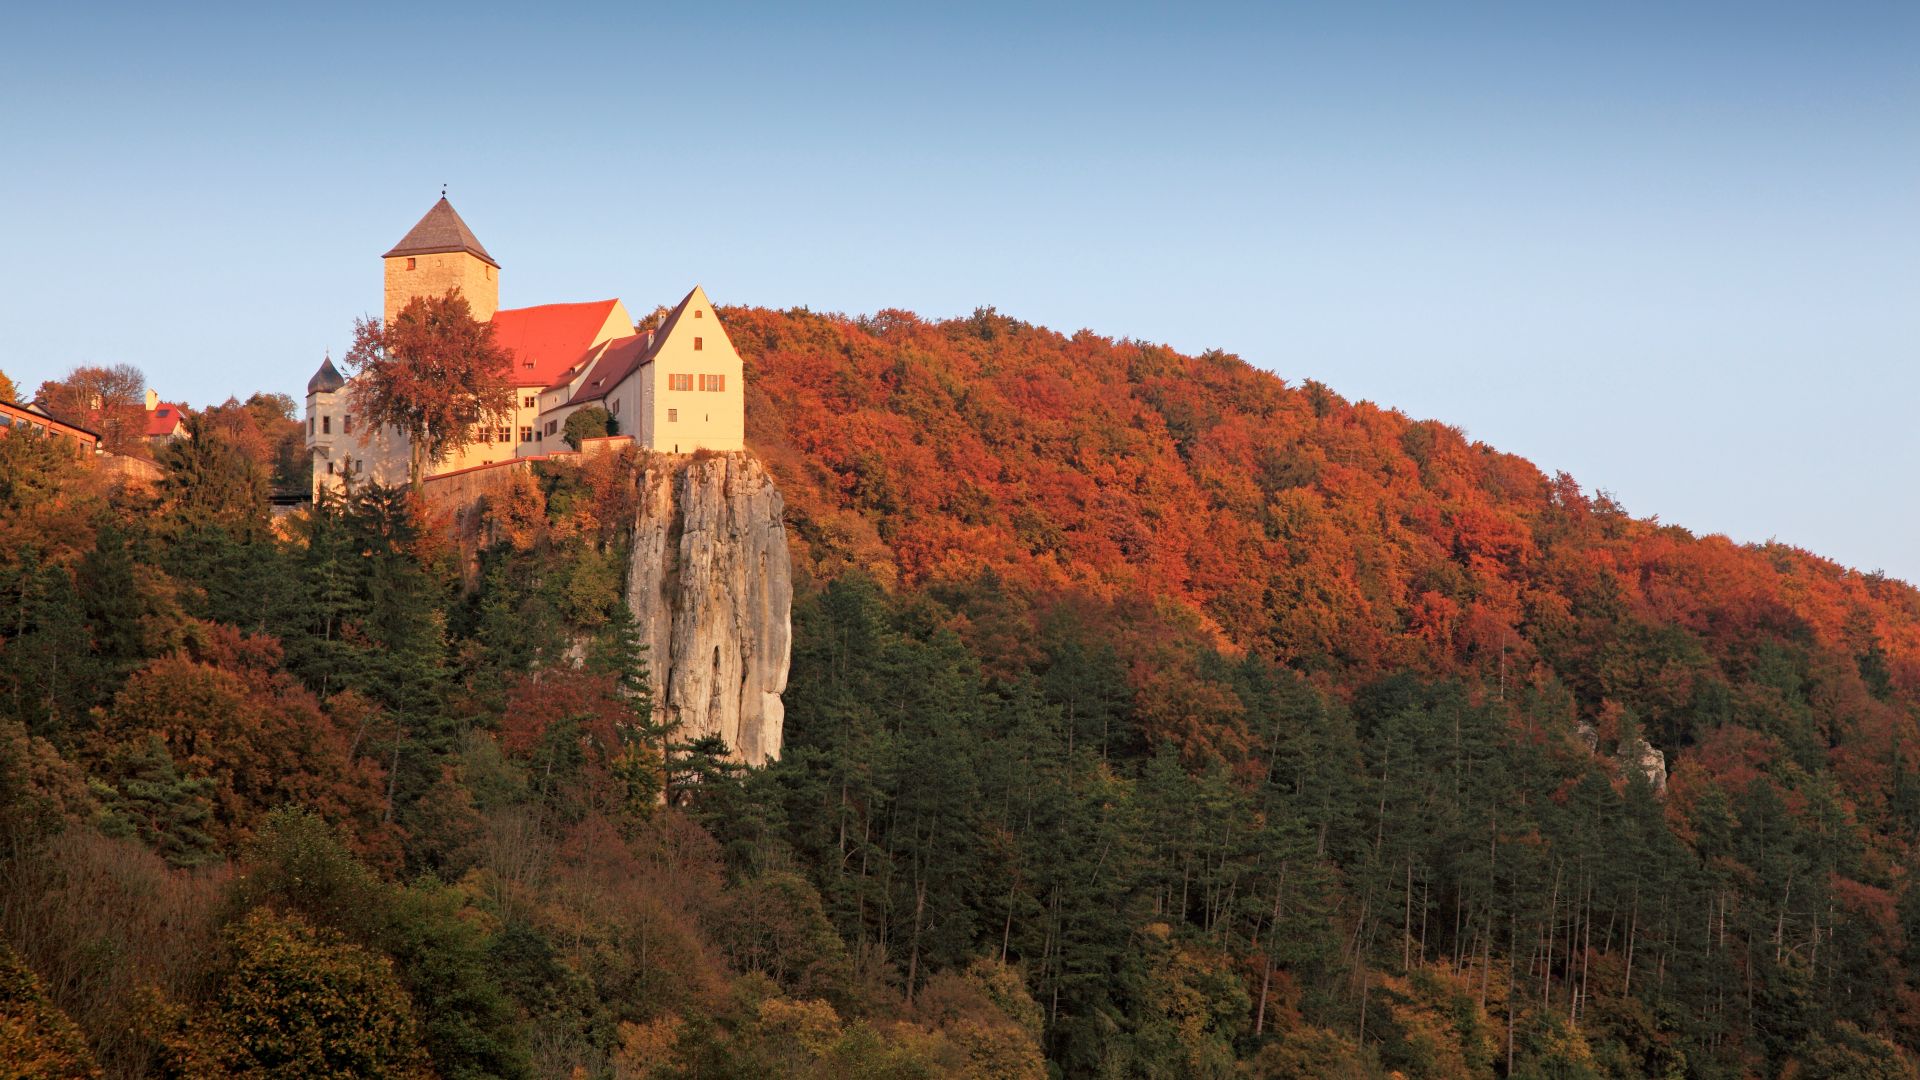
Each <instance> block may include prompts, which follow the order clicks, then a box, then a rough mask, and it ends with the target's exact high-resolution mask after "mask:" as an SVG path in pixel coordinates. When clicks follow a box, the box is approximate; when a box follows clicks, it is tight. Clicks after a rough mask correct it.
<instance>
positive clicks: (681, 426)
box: [622, 286, 746, 454]
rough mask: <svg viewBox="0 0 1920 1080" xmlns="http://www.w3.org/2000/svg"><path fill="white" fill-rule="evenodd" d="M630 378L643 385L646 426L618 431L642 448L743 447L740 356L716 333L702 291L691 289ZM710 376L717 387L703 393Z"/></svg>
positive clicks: (743, 398) (709, 305)
mask: <svg viewBox="0 0 1920 1080" xmlns="http://www.w3.org/2000/svg"><path fill="white" fill-rule="evenodd" d="M634 374H635V379H636V380H640V379H644V380H645V381H646V382H647V383H648V386H647V387H646V390H645V391H644V392H643V393H642V394H640V395H636V398H637V401H636V408H637V409H638V410H639V411H640V412H641V414H642V415H643V416H644V418H645V422H644V423H643V424H642V426H641V427H640V428H638V429H629V428H626V427H625V426H624V425H623V426H622V430H623V431H631V432H632V434H634V435H635V436H636V437H637V438H638V439H639V441H640V443H641V445H643V446H645V447H647V448H648V449H651V450H658V451H661V452H663V453H668V454H691V453H693V452H694V451H695V450H719V451H734V450H744V449H746V396H745V392H744V386H743V385H742V379H741V363H740V354H739V353H737V352H735V351H734V349H733V342H732V341H731V340H729V339H728V338H727V332H726V331H725V330H723V329H721V327H720V319H719V317H718V316H716V315H715V314H714V312H713V302H712V301H711V300H708V299H707V294H706V290H704V289H701V288H700V287H699V286H695V287H694V290H693V294H692V295H691V296H689V297H688V299H687V304H686V309H685V310H684V311H682V312H681V313H680V318H679V319H677V320H675V322H674V325H673V327H672V328H671V331H670V332H669V333H668V335H667V339H666V341H665V342H663V343H662V344H661V345H660V348H659V351H658V352H656V353H655V354H654V359H653V363H651V364H649V365H647V366H646V367H643V368H641V369H640V370H639V371H637V372H635V373H634ZM676 376H677V377H679V378H678V379H676ZM703 376H704V377H705V381H704V382H703V379H702V377H703ZM715 376H718V377H719V379H718V381H719V385H720V387H721V389H719V390H714V389H704V390H703V389H702V388H701V387H702V386H703V385H705V386H708V387H711V386H712V385H713V383H714V377H715ZM683 387H686V388H683ZM649 399H650V400H649Z"/></svg>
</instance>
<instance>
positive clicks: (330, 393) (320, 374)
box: [307, 356, 347, 496]
mask: <svg viewBox="0 0 1920 1080" xmlns="http://www.w3.org/2000/svg"><path fill="white" fill-rule="evenodd" d="M346 386H347V380H345V379H343V378H341V377H340V370H339V369H338V368H336V367H334V366H333V357H332V356H328V357H327V358H326V359H325V360H322V361H321V362H320V370H319V371H316V372H314V373H313V378H311V379H308V380H307V454H308V456H309V457H310V458H311V459H312V461H313V492H314V494H315V495H316V496H317V495H318V494H319V493H320V489H321V488H322V487H332V486H334V485H335V484H337V483H339V480H338V479H337V477H338V475H339V472H340V462H341V461H342V460H345V456H344V454H342V455H341V456H340V457H339V458H336V456H335V451H334V435H335V432H334V426H335V425H336V424H338V425H342V426H343V427H344V425H345V421H344V420H343V419H342V417H343V416H344V412H343V409H342V406H343V404H344V398H345V395H344V394H343V393H342V391H344V390H345V389H346ZM339 434H340V435H341V436H345V435H346V432H345V431H344V430H342V431H341V432H339ZM344 441H345V440H344V438H343V439H342V442H344Z"/></svg>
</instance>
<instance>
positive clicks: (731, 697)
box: [627, 453, 793, 765]
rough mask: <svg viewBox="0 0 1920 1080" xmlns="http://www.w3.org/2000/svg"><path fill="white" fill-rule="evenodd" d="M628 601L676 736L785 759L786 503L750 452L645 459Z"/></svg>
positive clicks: (755, 758)
mask: <svg viewBox="0 0 1920 1080" xmlns="http://www.w3.org/2000/svg"><path fill="white" fill-rule="evenodd" d="M642 470H643V471H642V475H641V477H640V509H639V513H638V515H637V518H636V520H635V522H634V528H633V555H632V563H631V565H630V567H629V571H628V574H627V606H628V608H629V609H630V610H631V611H632V612H633V617H634V620H635V622H636V623H637V624H638V626H639V630H640V638H641V640H642V641H644V642H646V643H647V645H648V648H649V651H648V663H649V666H650V668H651V670H652V676H653V692H654V702H655V707H656V709H658V710H659V711H660V713H661V714H662V717H663V718H664V719H666V720H669V721H674V720H677V721H679V722H680V723H681V725H682V727H681V729H680V737H681V738H682V739H692V738H696V737H698V736H702V735H718V736H720V737H721V738H722V739H724V740H726V743H727V745H728V746H729V747H731V748H732V749H733V751H734V753H735V755H736V756H738V758H739V759H740V760H741V761H743V762H746V763H747V764H749V765H761V764H764V763H766V762H768V761H771V760H773V759H775V758H778V757H779V756H780V740H781V728H782V725H783V723H784V720H785V716H786V711H785V707H784V706H783V705H782V703H781V700H780V694H781V692H782V691H784V690H785V689H786V687H787V665H788V659H789V650H790V646H791V644H792V637H793V627H792V604H793V578H792V567H791V564H790V562H789V560H788V556H787V532H786V526H785V524H784V522H783V519H782V514H783V510H784V504H783V503H782V502H781V499H780V492H779V490H778V489H777V488H775V487H774V485H773V480H772V478H771V477H769V476H768V475H767V472H766V470H765V469H764V468H762V467H761V465H760V462H759V460H758V459H756V458H755V457H754V456H753V455H751V454H747V453H731V454H700V455H695V456H693V457H691V458H687V457H664V456H656V457H652V458H650V459H646V460H645V462H644V464H643V466H642Z"/></svg>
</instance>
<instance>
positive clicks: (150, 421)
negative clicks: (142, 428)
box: [146, 390, 187, 445]
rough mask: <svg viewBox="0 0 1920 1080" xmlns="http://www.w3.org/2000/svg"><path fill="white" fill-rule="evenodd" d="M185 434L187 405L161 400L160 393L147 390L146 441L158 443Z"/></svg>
mask: <svg viewBox="0 0 1920 1080" xmlns="http://www.w3.org/2000/svg"><path fill="white" fill-rule="evenodd" d="M186 435H187V407H186V406H185V405H177V404H175V403H173V402H171V401H161V400H160V395H159V394H158V393H157V392H155V391H153V390H148V391H147V430H146V436H147V441H148V442H150V443H153V444H155V445H158V444H160V443H164V442H168V441H171V440H173V439H183V438H186Z"/></svg>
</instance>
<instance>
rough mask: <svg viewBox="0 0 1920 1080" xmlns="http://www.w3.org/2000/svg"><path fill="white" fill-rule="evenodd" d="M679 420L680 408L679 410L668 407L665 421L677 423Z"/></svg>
mask: <svg viewBox="0 0 1920 1080" xmlns="http://www.w3.org/2000/svg"><path fill="white" fill-rule="evenodd" d="M679 422H680V410H679V409H668V410H667V423H669V424H677V423H679Z"/></svg>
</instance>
